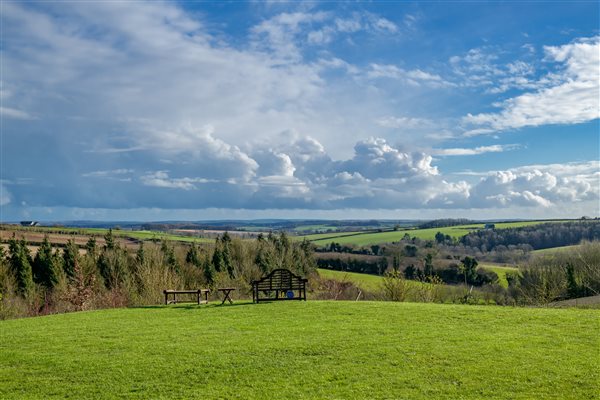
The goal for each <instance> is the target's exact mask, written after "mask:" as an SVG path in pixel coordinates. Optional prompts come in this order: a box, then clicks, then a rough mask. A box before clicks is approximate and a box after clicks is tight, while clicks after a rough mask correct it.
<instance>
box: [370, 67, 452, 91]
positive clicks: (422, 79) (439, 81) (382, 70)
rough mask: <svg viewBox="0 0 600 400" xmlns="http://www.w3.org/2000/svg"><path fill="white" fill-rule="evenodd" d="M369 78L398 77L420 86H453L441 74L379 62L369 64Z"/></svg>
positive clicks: (405, 81)
mask: <svg viewBox="0 0 600 400" xmlns="http://www.w3.org/2000/svg"><path fill="white" fill-rule="evenodd" d="M366 76H367V78H369V79H381V78H388V79H397V80H400V81H402V82H404V83H406V84H409V85H414V86H420V85H426V86H431V87H447V86H453V84H452V83H450V82H447V81H445V80H444V79H443V78H442V77H441V76H439V75H437V74H432V73H429V72H425V71H422V70H420V69H413V70H405V69H403V68H400V67H398V66H396V65H392V64H377V63H372V64H370V65H369V70H368V71H367V73H366Z"/></svg>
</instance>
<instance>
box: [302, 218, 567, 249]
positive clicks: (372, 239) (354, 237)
mask: <svg viewBox="0 0 600 400" xmlns="http://www.w3.org/2000/svg"><path fill="white" fill-rule="evenodd" d="M547 222H550V221H521V222H500V223H497V224H495V226H496V229H506V228H516V227H522V226H531V225H539V224H543V223H547ZM553 222H558V221H553ZM484 226H485V224H468V225H457V226H449V227H443V228H427V229H402V230H397V231H385V232H368V233H365V232H359V231H358V232H344V233H337V234H336V233H329V234H327V233H323V234H316V235H306V236H302V237H300V238H306V239H308V240H310V241H312V242H313V243H315V244H317V245H326V244H329V243H331V242H336V243H339V244H354V245H357V246H367V245H372V244H379V243H389V242H397V241H399V240H401V239H402V238H403V237H404V235H406V234H408V235H409V236H410V237H413V236H414V237H417V238H419V239H425V240H434V239H435V234H436V233H438V232H441V233H443V234H444V235H449V236H451V237H454V238H460V237H461V236H464V235H466V234H468V233H469V232H471V231H474V230H479V229H483V228H484Z"/></svg>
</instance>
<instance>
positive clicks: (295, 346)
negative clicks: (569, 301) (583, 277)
mask: <svg viewBox="0 0 600 400" xmlns="http://www.w3.org/2000/svg"><path fill="white" fill-rule="evenodd" d="M599 317H600V311H598V310H575V309H566V310H565V309H526V308H509V307H505V308H501V307H490V306H487V307H478V306H459V305H436V304H414V303H386V302H316V301H308V302H285V303H272V304H260V305H251V304H241V303H238V304H237V305H234V306H223V307H220V306H213V305H210V306H196V305H190V306H183V305H180V306H168V307H160V306H157V307H149V308H138V309H113V310H104V311H94V312H85V313H72V314H63V315H54V316H48V317H41V318H30V319H22V320H12V321H4V322H0V353H1V354H2V363H0V398H2V399H33V398H36V399H48V398H73V399H92V398H93V399H113V398H132V399H149V398H152V399H184V398H185V399H200V398H202V399H271V398H275V397H282V396H283V397H285V398H294V399H303V398H304V399H307V398H314V399H400V398H406V399H483V398H485V399H597V398H598V393H599V391H598V389H599V386H598V385H599V384H598V382H599V380H598V379H599V378H600V377H599V372H598V371H600V346H599V338H598V328H599V327H600V326H599V325H600V322H599V321H600V318H599Z"/></svg>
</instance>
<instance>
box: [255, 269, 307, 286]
mask: <svg viewBox="0 0 600 400" xmlns="http://www.w3.org/2000/svg"><path fill="white" fill-rule="evenodd" d="M306 282H308V279H305V278H301V277H299V276H298V275H294V274H293V273H292V272H291V271H290V270H288V269H275V270H273V271H271V273H269V275H267V276H265V277H264V278H262V279H260V280H258V281H254V282H252V284H253V285H254V286H255V287H256V288H257V289H258V290H299V289H303V288H304V287H305V285H306Z"/></svg>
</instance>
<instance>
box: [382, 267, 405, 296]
mask: <svg viewBox="0 0 600 400" xmlns="http://www.w3.org/2000/svg"><path fill="white" fill-rule="evenodd" d="M382 286H383V287H382V294H383V299H384V300H387V301H405V300H406V298H407V296H408V291H409V286H408V283H407V282H406V280H405V279H404V275H403V274H402V273H401V272H399V271H391V272H388V273H386V274H385V276H384V277H383V283H382Z"/></svg>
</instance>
